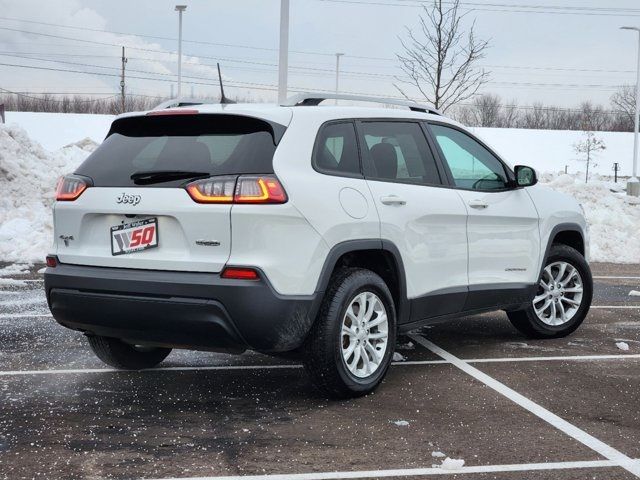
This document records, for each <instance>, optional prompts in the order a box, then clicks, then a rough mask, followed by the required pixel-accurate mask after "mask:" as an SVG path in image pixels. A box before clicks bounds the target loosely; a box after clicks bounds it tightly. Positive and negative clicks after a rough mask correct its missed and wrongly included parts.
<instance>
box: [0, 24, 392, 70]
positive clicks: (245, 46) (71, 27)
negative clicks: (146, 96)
mask: <svg viewBox="0 0 640 480" xmlns="http://www.w3.org/2000/svg"><path fill="white" fill-rule="evenodd" d="M0 20H10V21H16V22H23V23H31V24H36V25H46V26H50V27H59V28H68V29H73V30H81V31H89V32H99V33H110V34H113V35H134V36H136V37H140V38H149V39H153V40H167V41H172V42H174V41H177V40H178V39H177V38H173V37H163V36H157V35H147V34H141V33H134V32H116V31H110V30H101V29H97V28H88V27H78V26H74V25H64V24H59V23H48V22H37V21H34V20H26V19H22V18H14V17H0ZM182 41H183V42H184V43H193V44H197V45H211V46H215V47H229V48H244V49H249V50H261V51H268V52H277V51H278V49H277V48H269V47H258V46H255V45H243V44H238V43H219V42H207V41H203V40H186V39H183V40H182ZM129 48H132V47H129ZM289 52H290V53H296V54H302V55H321V56H327V57H333V55H334V54H333V53H327V52H319V51H310V50H307V51H304V50H289ZM350 57H351V58H359V59H368V60H384V59H383V58H380V57H370V56H357V55H350Z"/></svg>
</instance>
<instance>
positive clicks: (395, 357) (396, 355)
mask: <svg viewBox="0 0 640 480" xmlns="http://www.w3.org/2000/svg"><path fill="white" fill-rule="evenodd" d="M406 360H407V357H405V356H404V355H402V354H401V353H398V352H393V361H394V362H405V361H406Z"/></svg>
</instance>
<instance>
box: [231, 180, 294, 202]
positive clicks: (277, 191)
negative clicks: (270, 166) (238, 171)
mask: <svg viewBox="0 0 640 480" xmlns="http://www.w3.org/2000/svg"><path fill="white" fill-rule="evenodd" d="M286 201H287V194H286V193H284V188H282V185H280V182H279V181H278V179H277V178H275V177H244V176H243V177H240V178H238V183H237V184H236V195H235V197H234V202H235V203H284V202H286Z"/></svg>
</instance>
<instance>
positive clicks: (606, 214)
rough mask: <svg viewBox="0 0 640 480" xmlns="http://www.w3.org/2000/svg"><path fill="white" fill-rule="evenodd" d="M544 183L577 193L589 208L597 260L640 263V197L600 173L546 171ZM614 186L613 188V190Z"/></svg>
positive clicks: (590, 226) (593, 252)
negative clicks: (588, 176)
mask: <svg viewBox="0 0 640 480" xmlns="http://www.w3.org/2000/svg"><path fill="white" fill-rule="evenodd" d="M541 183H545V184H546V186H547V187H550V188H552V189H554V190H558V191H560V192H564V193H567V194H569V195H571V196H572V197H574V198H575V199H576V200H577V201H578V202H580V204H581V205H582V207H583V208H584V210H585V215H586V217H587V222H588V223H589V232H590V237H591V260H592V261H594V262H616V263H640V242H639V241H638V238H640V237H639V235H640V233H639V230H640V200H639V199H638V198H634V197H629V196H627V195H626V194H625V193H624V191H622V188H623V187H622V186H621V185H620V184H619V183H618V184H615V183H613V182H611V181H608V180H605V179H603V178H601V177H599V176H597V175H595V176H594V177H593V178H592V179H590V180H589V183H587V184H585V182H584V179H583V178H579V177H578V176H575V175H565V174H560V175H558V176H554V175H549V174H546V175H542V176H541ZM612 190H613V191H612Z"/></svg>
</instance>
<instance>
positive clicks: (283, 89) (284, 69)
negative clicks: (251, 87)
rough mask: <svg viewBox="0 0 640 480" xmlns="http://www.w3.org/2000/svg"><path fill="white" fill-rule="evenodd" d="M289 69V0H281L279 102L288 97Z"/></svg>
mask: <svg viewBox="0 0 640 480" xmlns="http://www.w3.org/2000/svg"><path fill="white" fill-rule="evenodd" d="M288 70H289V0H280V55H279V59H278V103H283V102H284V101H285V100H286V99H287V73H288Z"/></svg>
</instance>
